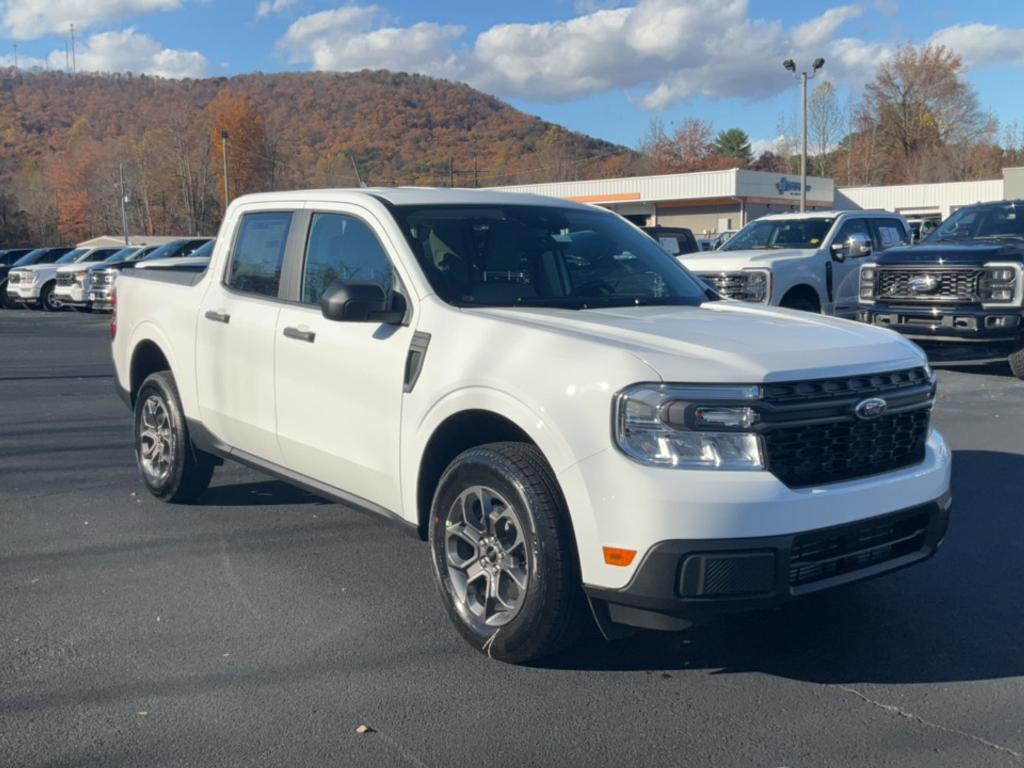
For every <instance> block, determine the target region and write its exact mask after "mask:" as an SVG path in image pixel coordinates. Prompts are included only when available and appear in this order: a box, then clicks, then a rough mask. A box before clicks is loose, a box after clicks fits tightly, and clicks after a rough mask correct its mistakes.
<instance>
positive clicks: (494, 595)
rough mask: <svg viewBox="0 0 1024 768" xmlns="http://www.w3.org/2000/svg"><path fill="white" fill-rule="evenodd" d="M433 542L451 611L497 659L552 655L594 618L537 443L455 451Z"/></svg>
mask: <svg viewBox="0 0 1024 768" xmlns="http://www.w3.org/2000/svg"><path fill="white" fill-rule="evenodd" d="M430 544H431V552H432V556H433V557H432V559H433V565H434V576H435V579H436V581H437V585H438V588H439V590H440V592H441V596H442V598H443V599H444V604H445V607H446V609H447V610H448V615H449V617H450V618H451V620H452V622H453V623H454V624H455V627H456V629H458V631H459V633H460V634H461V635H462V636H463V637H464V638H465V639H466V640H467V641H468V642H469V643H470V644H471V645H472V646H473V647H474V648H476V649H478V650H480V651H482V652H485V653H487V654H488V655H489V656H491V657H493V658H497V659H501V660H503V661H508V662H526V661H531V660H533V659H538V658H541V657H544V656H549V655H551V654H553V653H556V652H557V651H560V650H562V649H563V648H565V647H567V646H568V645H570V644H571V643H572V642H573V641H574V640H575V639H576V637H577V636H578V634H579V632H580V630H581V629H582V628H583V627H585V626H587V622H588V621H589V620H590V618H589V615H588V614H587V613H586V603H585V600H584V597H583V593H582V589H581V586H580V576H579V569H578V567H577V563H576V552H575V545H574V543H573V539H572V533H571V531H570V528H569V521H568V514H567V512H566V509H565V503H564V501H563V500H562V495H561V492H560V491H559V489H558V485H557V483H556V481H555V478H554V475H553V473H552V472H551V468H550V467H549V466H548V464H547V462H546V461H545V460H544V457H543V456H542V455H541V453H540V451H539V450H538V449H537V448H536V447H534V446H532V445H528V444H524V443H492V444H490V445H484V446H480V447H478V448H472V449H470V450H468V451H465V452H464V453H462V454H461V455H459V456H458V457H457V458H456V459H455V460H454V461H453V462H452V463H451V465H449V467H448V469H447V470H446V471H445V473H444V475H443V476H442V478H441V481H440V483H439V484H438V488H437V492H436V493H435V495H434V502H433V505H432V507H431V514H430Z"/></svg>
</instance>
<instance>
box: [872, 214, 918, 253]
mask: <svg viewBox="0 0 1024 768" xmlns="http://www.w3.org/2000/svg"><path fill="white" fill-rule="evenodd" d="M872 223H873V224H874V225H875V231H876V232H877V233H878V250H880V251H884V250H885V249H886V248H892V247H893V246H895V245H910V235H909V234H908V233H907V230H906V229H905V228H904V226H903V222H902V221H900V220H899V219H872Z"/></svg>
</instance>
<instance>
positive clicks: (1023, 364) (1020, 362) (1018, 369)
mask: <svg viewBox="0 0 1024 768" xmlns="http://www.w3.org/2000/svg"><path fill="white" fill-rule="evenodd" d="M1007 362H1008V363H1009V364H1010V370H1011V371H1013V375H1014V376H1016V377H1017V378H1018V379H1024V347H1021V348H1020V349H1018V350H1017V351H1016V352H1014V353H1013V354H1012V355H1010V356H1009V357H1008V358H1007Z"/></svg>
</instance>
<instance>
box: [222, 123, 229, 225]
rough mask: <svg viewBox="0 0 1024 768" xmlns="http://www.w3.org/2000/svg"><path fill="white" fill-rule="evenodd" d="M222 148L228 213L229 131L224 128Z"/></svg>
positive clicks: (225, 204)
mask: <svg viewBox="0 0 1024 768" xmlns="http://www.w3.org/2000/svg"><path fill="white" fill-rule="evenodd" d="M220 146H221V150H222V152H223V155H224V212H225V213H227V210H228V203H229V202H231V199H230V198H229V197H228V129H227V128H223V129H222V130H221V132H220Z"/></svg>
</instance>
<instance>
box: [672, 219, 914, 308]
mask: <svg viewBox="0 0 1024 768" xmlns="http://www.w3.org/2000/svg"><path fill="white" fill-rule="evenodd" d="M909 243H910V228H909V226H908V225H907V220H906V219H905V218H903V216H901V215H899V214H896V213H886V212H885V211H813V212H808V213H783V214H777V215H773V216H765V217H763V218H760V219H757V220H755V221H752V222H750V223H749V224H747V225H746V226H745V227H744V228H743V229H741V230H740V231H739V232H737V233H736V234H735V235H733V236H732V237H730V238H729V239H728V240H727V241H726V242H725V243H724V244H723V245H722V246H721V247H720V248H718V250H715V251H710V252H707V253H691V254H687V255H684V256H680V257H679V259H680V261H682V263H683V264H684V265H685V266H686V267H687V268H688V269H690V270H691V271H692V272H694V273H695V274H696V275H698V276H699V277H700V278H701V279H702V280H704V281H705V282H706V283H708V285H710V286H711V287H713V288H714V289H715V290H716V291H718V292H719V293H720V294H721V295H722V296H725V297H727V298H731V299H737V300H739V301H749V302H753V303H757V304H771V305H774V306H780V307H787V308H790V309H802V310H804V311H807V312H822V313H824V314H826V315H838V316H840V317H849V318H852V317H854V316H855V315H856V312H857V299H858V296H857V289H858V285H859V282H858V269H859V267H860V264H861V263H863V261H864V257H866V256H870V255H871V254H872V253H879V252H881V251H884V250H885V249H887V248H890V247H892V246H894V245H904V244H909Z"/></svg>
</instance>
